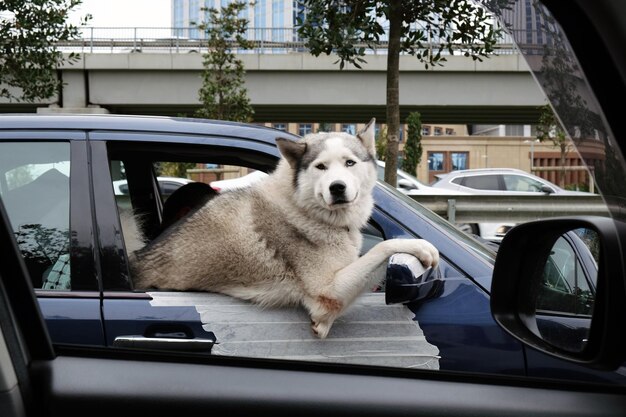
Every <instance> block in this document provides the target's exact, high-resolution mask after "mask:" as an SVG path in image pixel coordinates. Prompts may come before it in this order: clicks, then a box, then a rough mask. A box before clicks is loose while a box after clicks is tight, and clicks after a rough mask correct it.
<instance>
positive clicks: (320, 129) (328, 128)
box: [317, 122, 333, 132]
mask: <svg viewBox="0 0 626 417" xmlns="http://www.w3.org/2000/svg"><path fill="white" fill-rule="evenodd" d="M332 130H333V129H332V126H331V124H330V123H326V122H320V124H319V127H318V128H317V131H318V132H330V131H332Z"/></svg>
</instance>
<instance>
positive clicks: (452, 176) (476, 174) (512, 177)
mask: <svg viewBox="0 0 626 417" xmlns="http://www.w3.org/2000/svg"><path fill="white" fill-rule="evenodd" d="M437 178H438V179H437V181H435V182H434V183H433V184H431V186H432V187H433V188H439V189H446V190H455V191H463V192H466V193H470V194H515V195H526V194H528V195H536V194H537V193H543V194H569V195H574V194H578V195H581V194H591V193H587V192H584V191H568V190H564V189H563V188H561V187H559V186H557V185H555V184H553V183H551V182H550V181H548V180H545V179H543V178H540V177H538V176H536V175H533V174H529V173H528V172H525V171H522V170H521V169H514V168H479V169H465V170H460V171H452V172H448V173H447V174H441V175H437Z"/></svg>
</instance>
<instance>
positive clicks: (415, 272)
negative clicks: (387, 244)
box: [384, 253, 444, 304]
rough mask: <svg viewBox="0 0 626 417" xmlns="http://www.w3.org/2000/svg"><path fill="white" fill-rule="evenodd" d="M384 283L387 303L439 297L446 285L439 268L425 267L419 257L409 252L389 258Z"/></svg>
mask: <svg viewBox="0 0 626 417" xmlns="http://www.w3.org/2000/svg"><path fill="white" fill-rule="evenodd" d="M384 283H385V284H384V285H385V302H386V303H387V304H399V303H409V302H413V301H420V300H425V299H429V298H434V297H438V296H439V295H441V293H442V292H443V287H444V281H443V280H442V279H441V272H440V270H439V268H424V265H422V263H421V262H420V261H419V259H417V258H416V257H415V256H413V255H409V254H407V253H396V254H395V255H393V256H391V257H390V258H389V263H388V264H387V274H386V276H385V280H384Z"/></svg>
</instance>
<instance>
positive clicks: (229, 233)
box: [132, 119, 439, 338]
mask: <svg viewBox="0 0 626 417" xmlns="http://www.w3.org/2000/svg"><path fill="white" fill-rule="evenodd" d="M277 145H278V147H279V150H280V152H281V154H282V155H283V158H282V160H281V161H280V163H279V164H278V167H277V169H276V170H275V171H274V172H273V173H272V174H271V175H270V176H268V177H267V178H266V179H264V180H262V181H261V182H259V183H257V184H255V185H253V186H251V187H250V188H247V189H244V190H237V191H233V192H229V193H224V194H223V195H220V196H218V197H216V198H214V199H213V200H211V201H209V202H208V203H207V204H206V205H205V206H203V207H202V208H200V209H199V210H198V211H196V212H195V213H194V214H193V215H191V216H189V217H188V218H186V219H183V220H182V221H180V222H179V223H177V224H175V225H174V226H173V227H172V228H171V229H169V230H167V231H166V232H165V233H164V234H163V235H161V236H159V238H157V239H156V240H155V241H153V242H151V243H150V244H149V245H147V246H146V247H145V248H143V249H141V250H139V251H138V252H136V253H135V255H134V259H133V261H132V268H133V274H134V280H135V284H136V286H137V287H138V288H151V287H154V288H165V289H175V290H202V291H214V292H221V293H224V294H228V295H231V296H234V297H238V298H242V299H245V300H250V301H252V302H255V303H259V304H261V305H263V306H280V305H297V304H301V305H303V306H304V307H305V308H306V309H307V310H308V312H309V314H310V317H311V322H312V328H313V331H314V333H315V334H316V335H317V336H319V337H320V338H324V337H326V336H327V334H328V332H329V330H330V328H331V326H332V324H333V321H334V320H335V319H336V318H337V317H338V316H339V315H340V314H341V313H342V311H344V309H345V308H346V307H347V306H348V305H349V304H350V303H351V302H352V301H353V300H354V299H355V298H356V297H357V296H358V295H359V294H360V293H361V292H362V291H363V290H364V289H365V288H366V287H367V285H369V284H370V282H369V281H368V275H370V274H372V273H373V272H374V271H375V270H376V269H378V268H379V267H380V266H382V265H384V264H385V263H386V262H387V260H388V258H389V256H391V255H392V254H394V253H397V252H405V253H410V254H413V255H415V256H417V257H418V258H419V259H420V260H421V262H422V263H423V264H424V265H425V266H434V265H436V264H437V263H438V260H439V254H438V252H437V250H436V249H435V248H434V246H432V245H431V244H430V243H428V242H426V241H424V240H421V239H392V240H387V241H383V242H380V243H379V244H377V245H376V246H375V247H374V248H372V249H371V250H370V251H369V252H368V253H366V254H365V255H363V256H362V257H359V250H360V248H361V241H362V237H361V233H360V229H361V227H363V226H364V225H365V224H366V223H367V220H368V218H369V217H370V214H371V211H372V207H373V197H372V189H373V187H374V184H375V183H376V164H375V159H376V156H375V155H376V152H375V145H374V120H373V119H372V121H370V123H369V124H368V125H367V126H366V128H365V129H363V131H361V132H359V134H357V136H352V135H349V134H347V133H317V134H312V135H308V136H306V137H305V138H304V139H302V140H301V141H298V142H294V141H291V140H287V139H281V138H279V139H277Z"/></svg>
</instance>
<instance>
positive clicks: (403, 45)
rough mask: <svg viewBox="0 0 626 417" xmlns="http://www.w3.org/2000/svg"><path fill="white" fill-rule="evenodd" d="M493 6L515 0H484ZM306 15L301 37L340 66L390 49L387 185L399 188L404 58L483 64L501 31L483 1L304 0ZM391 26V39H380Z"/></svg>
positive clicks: (427, 62) (315, 51)
mask: <svg viewBox="0 0 626 417" xmlns="http://www.w3.org/2000/svg"><path fill="white" fill-rule="evenodd" d="M482 1H483V3H484V4H487V5H488V6H489V7H490V8H492V9H493V8H496V9H502V8H506V7H508V5H509V4H510V3H512V0H482ZM301 4H303V5H304V6H305V7H306V9H307V13H306V17H305V18H304V20H302V21H300V22H298V23H299V25H300V27H299V29H298V34H299V35H300V36H301V37H302V38H303V39H304V40H305V42H306V46H307V47H308V48H309V50H310V52H311V54H313V55H315V56H319V55H321V54H326V55H330V54H336V55H337V56H338V58H339V59H338V60H337V63H339V66H340V68H344V66H345V65H346V63H348V64H352V65H354V66H355V67H357V68H361V66H362V64H364V63H365V62H366V60H365V58H364V57H365V56H366V48H371V49H377V48H382V47H385V48H386V49H387V94H386V97H387V114H386V120H385V122H386V124H387V127H388V132H390V133H389V134H388V136H387V146H386V151H385V158H384V159H385V161H386V163H385V181H386V182H388V183H389V184H393V185H395V184H396V179H397V162H396V161H397V155H398V135H397V133H395V132H398V130H399V128H400V103H399V78H400V54H407V55H413V56H415V57H416V58H417V59H418V60H419V61H420V62H422V63H424V66H425V67H426V68H429V67H432V66H436V65H439V66H441V65H443V62H445V61H446V58H445V56H444V55H445V54H446V53H448V54H453V53H454V54H456V55H459V54H460V55H463V56H466V57H471V58H472V59H473V60H478V61H482V58H484V57H488V56H489V55H490V54H491V53H492V52H493V50H494V47H495V45H496V41H497V40H498V39H499V38H500V36H501V35H502V30H501V29H499V28H496V27H494V24H493V22H494V18H493V16H492V15H490V14H489V13H488V12H487V11H486V9H485V7H484V6H483V4H482V3H481V2H476V1H474V0H454V1H450V0H424V1H408V0H359V1H356V0H301ZM383 25H384V26H385V27H388V28H389V29H388V32H387V33H388V39H385V42H384V45H383V42H382V41H381V39H382V38H383V35H384V34H385V32H386V31H385V27H383Z"/></svg>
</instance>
